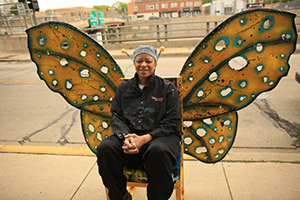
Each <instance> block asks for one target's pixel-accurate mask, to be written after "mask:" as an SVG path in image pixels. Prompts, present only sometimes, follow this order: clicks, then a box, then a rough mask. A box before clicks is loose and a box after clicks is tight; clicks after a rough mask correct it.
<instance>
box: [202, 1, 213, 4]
mask: <svg viewBox="0 0 300 200" xmlns="http://www.w3.org/2000/svg"><path fill="white" fill-rule="evenodd" d="M211 2H213V0H203V4H206V3H211Z"/></svg>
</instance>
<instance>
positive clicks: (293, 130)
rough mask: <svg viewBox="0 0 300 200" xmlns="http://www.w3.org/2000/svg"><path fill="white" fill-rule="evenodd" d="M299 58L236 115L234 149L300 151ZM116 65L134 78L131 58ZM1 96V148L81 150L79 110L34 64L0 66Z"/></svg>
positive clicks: (175, 67) (171, 62)
mask: <svg viewBox="0 0 300 200" xmlns="http://www.w3.org/2000/svg"><path fill="white" fill-rule="evenodd" d="M185 59H186V58H185V57H177V58H161V59H160V61H159V65H158V67H157V70H156V74H158V75H160V76H177V75H178V74H179V72H180V70H181V67H182V66H183V64H184V62H185ZM299 60H300V54H296V55H293V56H292V57H291V60H290V65H291V69H290V72H289V75H288V76H287V77H285V78H283V79H282V80H281V82H280V83H279V85H278V86H277V87H276V88H275V90H273V91H270V92H268V93H265V94H264V95H262V96H261V97H260V98H258V99H257V100H255V101H254V103H252V104H251V105H249V106H248V107H246V108H244V109H242V110H240V111H238V114H239V124H238V134H237V138H236V141H235V144H234V148H241V147H242V148H287V149H289V148H295V146H298V147H300V142H299V141H300V106H299V105H300V84H299V83H297V82H296V81H295V73H296V71H299V68H300V64H299ZM117 63H118V64H119V65H120V66H121V68H122V70H123V72H124V74H125V76H127V77H130V76H133V75H134V67H133V65H132V62H131V60H129V59H120V60H117ZM0 94H1V95H0V101H1V104H0V111H1V115H0V119H1V126H0V144H3V143H5V144H16V143H19V144H24V145H41V146H43V145H45V146H49V145H50V146H51V145H53V146H68V145H72V146H73V147H74V146H76V147H77V146H78V147H86V145H85V141H84V138H83V134H82V131H81V123H80V116H79V110H78V109H76V108H74V107H72V106H70V105H69V104H68V103H66V102H65V100H64V99H63V98H62V97H61V96H60V95H58V94H56V93H53V92H52V91H50V90H49V89H48V87H47V86H46V85H45V83H44V82H43V81H41V80H40V79H39V77H38V75H37V73H36V66H35V65H34V64H33V63H31V62H21V63H11V62H10V63H0Z"/></svg>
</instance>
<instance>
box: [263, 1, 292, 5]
mask: <svg viewBox="0 0 300 200" xmlns="http://www.w3.org/2000/svg"><path fill="white" fill-rule="evenodd" d="M289 1H294V0H266V4H272V3H279V2H281V3H286V2H289Z"/></svg>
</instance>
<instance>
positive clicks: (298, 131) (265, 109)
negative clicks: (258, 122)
mask: <svg viewBox="0 0 300 200" xmlns="http://www.w3.org/2000/svg"><path fill="white" fill-rule="evenodd" d="M254 105H255V106H256V107H257V108H258V109H259V110H260V111H261V112H262V114H263V115H264V116H265V115H266V116H267V117H268V118H269V119H271V121H272V123H273V124H274V122H275V124H274V126H275V127H276V128H278V127H280V128H282V129H284V130H285V131H286V132H287V133H288V134H289V135H290V136H291V137H295V138H297V141H296V142H295V143H294V144H293V145H294V146H296V147H297V148H299V147H300V128H298V127H297V126H296V125H295V124H293V123H291V122H290V121H288V120H286V119H283V118H281V117H280V116H279V115H278V113H277V112H276V110H274V109H273V108H272V107H271V106H270V104H269V103H268V102H267V100H266V99H257V100H256V101H255V102H254Z"/></svg>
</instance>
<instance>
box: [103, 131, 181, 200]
mask: <svg viewBox="0 0 300 200" xmlns="http://www.w3.org/2000/svg"><path fill="white" fill-rule="evenodd" d="M180 141H181V139H180V138H179V137H178V136H177V135H175V134H174V135H170V136H164V137H158V138H155V139H153V140H152V141H151V142H149V143H147V144H145V145H144V146H143V147H142V148H141V149H140V150H139V153H138V154H133V155H129V154H125V153H124V152H123V150H122V145H123V142H122V141H121V140H120V139H119V138H118V137H117V136H116V135H112V136H110V137H109V138H107V139H105V140H103V141H102V142H101V144H100V145H99V146H98V148H97V150H98V153H97V157H98V160H97V163H98V167H99V174H100V176H101V177H102V181H103V184H104V185H105V187H107V188H108V190H109V198H110V199H111V200H122V199H123V196H124V194H125V193H126V192H127V190H126V183H127V180H126V177H125V176H124V175H123V167H124V166H127V167H130V168H131V167H134V166H137V165H141V164H142V163H144V164H145V166H146V174H147V178H148V187H147V196H148V199H149V200H167V199H169V198H170V196H171V195H172V192H173V188H174V182H173V179H172V177H171V173H172V168H173V166H175V165H176V164H177V156H178V155H179V153H180V148H181V146H180Z"/></svg>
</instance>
